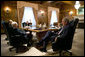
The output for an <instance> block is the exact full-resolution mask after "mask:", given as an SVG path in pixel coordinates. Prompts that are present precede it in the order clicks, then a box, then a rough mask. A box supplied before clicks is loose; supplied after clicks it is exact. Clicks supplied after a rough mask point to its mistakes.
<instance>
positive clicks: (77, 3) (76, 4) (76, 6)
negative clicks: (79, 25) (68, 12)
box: [74, 1, 80, 15]
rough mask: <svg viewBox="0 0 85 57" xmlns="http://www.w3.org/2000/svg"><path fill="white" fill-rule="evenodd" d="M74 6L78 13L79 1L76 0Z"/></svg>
mask: <svg viewBox="0 0 85 57" xmlns="http://www.w3.org/2000/svg"><path fill="white" fill-rule="evenodd" d="M74 7H75V9H77V15H78V9H79V7H80V3H79V1H76V3H75V5H74Z"/></svg>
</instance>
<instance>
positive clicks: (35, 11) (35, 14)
mask: <svg viewBox="0 0 85 57" xmlns="http://www.w3.org/2000/svg"><path fill="white" fill-rule="evenodd" d="M33 13H34V17H35V21H36V25H38V16H37V15H38V14H37V10H35V9H34V8H33Z"/></svg>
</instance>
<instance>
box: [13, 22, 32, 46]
mask: <svg viewBox="0 0 85 57" xmlns="http://www.w3.org/2000/svg"><path fill="white" fill-rule="evenodd" d="M12 26H13V31H12V33H13V35H21V39H20V40H23V41H24V40H26V41H27V42H28V44H27V46H29V45H30V43H29V41H30V40H31V39H32V36H33V35H32V34H30V33H29V32H25V31H24V30H21V29H18V24H17V23H16V22H13V23H12Z"/></svg>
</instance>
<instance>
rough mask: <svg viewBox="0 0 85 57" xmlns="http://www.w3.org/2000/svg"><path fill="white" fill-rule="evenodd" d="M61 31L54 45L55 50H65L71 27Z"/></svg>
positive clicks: (67, 26) (65, 27)
mask: <svg viewBox="0 0 85 57" xmlns="http://www.w3.org/2000/svg"><path fill="white" fill-rule="evenodd" d="M61 30H62V31H61V33H60V34H59V35H58V36H57V41H56V42H54V43H53V44H52V48H53V49H64V46H66V43H67V39H69V30H70V26H69V25H66V26H64V27H63V28H62V29H61ZM65 48H66V47H65Z"/></svg>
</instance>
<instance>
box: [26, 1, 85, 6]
mask: <svg viewBox="0 0 85 57" xmlns="http://www.w3.org/2000/svg"><path fill="white" fill-rule="evenodd" d="M26 2H28V1H26ZM29 2H32V3H37V4H43V5H47V6H49V5H52V6H56V5H74V4H75V1H29ZM79 2H80V4H81V5H84V1H79Z"/></svg>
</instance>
